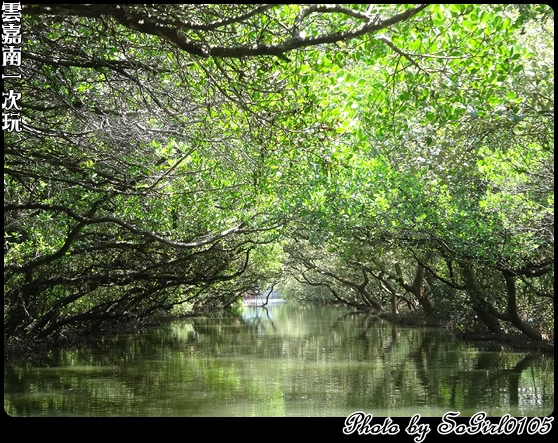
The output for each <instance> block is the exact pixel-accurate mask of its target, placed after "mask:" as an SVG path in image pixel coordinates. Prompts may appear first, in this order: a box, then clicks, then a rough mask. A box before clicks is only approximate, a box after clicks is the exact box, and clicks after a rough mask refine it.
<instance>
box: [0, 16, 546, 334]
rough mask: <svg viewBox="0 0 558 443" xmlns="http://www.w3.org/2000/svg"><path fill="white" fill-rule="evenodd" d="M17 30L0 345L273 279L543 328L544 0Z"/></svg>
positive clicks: (83, 22)
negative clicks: (18, 124)
mask: <svg viewBox="0 0 558 443" xmlns="http://www.w3.org/2000/svg"><path fill="white" fill-rule="evenodd" d="M23 22H24V23H25V32H24V33H23V44H22V46H23V52H22V60H23V61H22V66H21V67H18V68H17V70H18V71H19V72H20V73H21V74H22V79H21V80H9V81H6V83H5V89H13V90H16V91H21V92H22V95H23V98H22V101H21V106H22V108H23V109H22V111H21V113H22V118H23V128H24V130H23V131H22V132H19V133H18V132H5V134H4V152H5V157H4V162H5V169H4V214H5V215H4V232H5V234H4V257H5V259H4V292H5V296H4V339H5V342H9V341H12V340H16V339H18V338H26V337H27V338H28V337H32V338H39V339H41V338H50V337H58V336H61V335H64V334H65V333H66V331H77V332H81V333H89V332H91V331H94V330H96V329H98V328H102V327H104V326H105V325H106V324H108V323H111V322H114V321H121V320H129V319H144V318H147V317H148V316H150V315H152V314H159V313H161V312H169V311H170V312H188V311H191V310H198V309H220V308H223V307H227V306H231V305H234V304H235V303H238V301H239V300H240V299H241V297H242V296H243V295H246V294H253V293H254V292H259V291H261V290H262V289H264V288H265V287H267V286H268V285H270V284H273V283H275V282H279V281H282V282H283V287H284V288H287V287H290V290H289V291H288V292H290V293H292V294H302V296H304V297H314V296H315V297H318V298H320V299H325V300H331V299H334V300H337V301H342V302H345V303H349V304H354V305H359V306H368V307H371V308H374V309H375V310H377V311H384V310H388V311H389V310H391V311H393V312H396V311H397V310H398V309H400V308H402V307H405V309H410V310H418V311H420V312H423V313H424V314H426V315H428V316H438V317H442V318H446V319H448V320H450V321H453V322H455V324H457V325H460V326H461V327H467V328H469V327H476V326H482V327H483V328H487V329H488V330H491V331H493V332H496V331H501V330H507V331H511V330H519V331H521V332H522V333H524V334H526V335H528V336H529V337H531V338H535V339H541V338H543V337H545V335H546V336H548V335H550V334H552V331H553V296H554V292H553V279H554V179H553V169H554V164H553V152H554V145H553V136H554V120H553V117H554V96H553V89H554V64H553V12H552V10H551V9H550V8H548V7H545V6H543V5H518V6H515V5H418V6H409V5H345V6H339V5H261V6H258V5H24V8H23ZM14 69H15V68H14ZM299 286H300V287H299ZM286 292H287V291H286Z"/></svg>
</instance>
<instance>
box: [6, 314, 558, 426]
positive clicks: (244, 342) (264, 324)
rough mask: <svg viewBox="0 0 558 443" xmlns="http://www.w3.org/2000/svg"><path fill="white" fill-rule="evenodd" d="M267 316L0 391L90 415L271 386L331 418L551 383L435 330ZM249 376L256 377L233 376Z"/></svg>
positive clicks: (202, 321)
mask: <svg viewBox="0 0 558 443" xmlns="http://www.w3.org/2000/svg"><path fill="white" fill-rule="evenodd" d="M278 308H279V307H278ZM274 309H275V306H273V307H271V306H270V307H269V309H261V308H259V309H258V310H257V311H254V312H251V313H250V315H249V316H243V315H240V314H231V315H223V316H213V317H199V318H190V319H186V320H183V321H180V322H175V323H173V324H171V325H167V326H161V327H157V328H154V329H152V330H150V331H147V332H146V333H143V334H135V335H125V334H120V335H117V336H115V337H112V338H106V339H104V340H103V341H99V342H98V343H97V347H83V348H80V349H79V350H75V351H63V352H61V353H60V354H59V355H58V356H56V357H55V356H51V357H49V359H48V360H47V359H45V361H44V365H43V367H44V366H45V365H48V366H50V367H52V368H53V370H52V372H49V373H48V374H50V375H48V376H47V375H46V373H45V372H41V373H40V374H41V377H40V379H39V378H33V376H32V375H30V374H31V373H32V371H33V369H26V368H17V369H12V370H11V372H10V371H8V372H5V382H8V383H9V384H10V385H12V384H13V385H17V383H18V378H19V379H24V380H25V382H24V383H25V384H26V385H25V388H24V390H25V391H26V392H28V391H29V389H35V390H39V391H56V392H60V394H56V395H57V396H58V398H57V400H56V401H57V402H62V401H63V402H65V403H64V404H65V405H67V406H68V408H70V409H72V410H77V409H79V407H80V402H79V401H78V397H77V394H74V393H75V392H77V390H78V389H85V390H86V392H85V393H83V394H80V395H81V396H82V397H84V398H86V399H89V400H90V401H95V402H99V404H101V402H102V400H101V398H104V397H105V396H106V398H115V396H116V397H118V398H121V397H122V398H125V397H126V396H128V397H129V398H130V399H134V401H135V402H136V403H137V404H136V406H134V404H133V403H132V401H131V400H130V402H129V403H127V406H125V408H127V409H126V410H128V411H132V408H134V407H139V406H137V405H139V404H141V399H144V398H155V397H157V396H158V395H159V393H160V392H174V390H176V389H177V388H178V389H186V386H188V385H190V386H196V387H197V389H198V390H208V391H211V392H213V391H214V390H215V393H214V394H213V395H214V396H215V397H221V396H222V397H223V398H225V397H226V398H228V397H227V396H230V395H233V394H231V392H230V389H229V388H228V385H229V384H230V385H234V395H235V396H239V395H242V396H245V397H246V398H247V399H251V398H252V397H253V396H256V395H264V394H265V393H266V392H267V389H268V387H267V386H268V384H269V380H270V378H273V379H274V380H275V383H276V384H275V388H274V389H275V391H277V392H275V391H274V395H277V396H278V397H277V398H284V402H285V403H284V405H285V407H288V406H289V404H291V405H292V404H293V403H296V402H299V401H300V399H301V398H303V397H304V398H308V399H310V398H312V399H313V401H315V402H317V403H318V404H321V405H322V406H324V407H325V405H326V404H327V407H331V408H333V409H336V410H339V408H343V410H344V409H354V410H370V411H373V410H378V409H381V410H383V411H385V410H388V409H392V410H395V411H397V410H400V408H401V407H402V406H404V405H424V406H425V407H435V408H447V410H462V409H463V408H469V409H471V408H477V407H479V405H488V406H490V407H491V408H492V409H493V410H494V408H499V409H503V410H504V412H503V413H505V412H506V411H505V408H507V407H509V406H514V405H515V406H516V407H517V406H521V404H522V403H523V404H525V402H526V397H525V395H527V394H529V395H534V396H536V397H537V398H538V399H542V400H544V401H545V402H546V403H545V404H548V402H549V401H551V400H552V399H553V383H552V381H549V380H547V379H548V376H546V375H544V374H543V373H544V367H545V366H544V365H548V372H549V373H551V372H552V371H553V366H552V367H551V365H553V360H552V361H551V360H550V359H548V360H545V358H546V357H541V355H539V354H527V355H524V354H518V353H507V352H480V351H478V350H477V348H473V347H470V348H468V347H467V345H465V344H463V343H460V342H455V341H454V340H453V338H452V337H451V336H449V335H448V334H445V333H444V332H443V331H440V330H437V329H432V328H412V327H407V326H403V325H398V324H394V323H390V322H387V321H385V320H381V319H378V318H375V317H372V316H368V315H363V314H360V313H354V312H350V311H347V310H346V309H345V310H342V309H339V310H332V309H326V308H324V309H322V308H310V307H301V308H287V309H285V308H283V307H281V308H279V309H277V311H275V310H274ZM262 331H263V335H262ZM72 360H73V361H76V362H77V361H79V362H80V363H79V364H80V365H87V364H91V365H101V366H102V368H100V367H99V368H97V369H98V370H99V371H100V372H99V374H100V375H102V376H103V377H104V376H107V377H108V378H106V379H103V378H102V377H100V378H98V379H95V378H94V377H91V376H88V377H82V376H78V373H77V372H75V371H73V370H72V368H71V367H70V366H71V364H72ZM263 361H266V362H267V363H266V365H265V366H261V363H260V362H263ZM251 368H257V369H258V371H257V372H249V374H250V375H249V376H248V377H247V376H245V375H243V374H244V373H243V372H242V371H244V370H248V371H249V370H252V369H251ZM262 368H265V369H262ZM101 371H105V372H101ZM107 371H108V372H107ZM529 371H531V378H529V377H528V376H529ZM37 373H39V372H37ZM552 373H553V372H552ZM6 374H7V377H6ZM107 380H109V383H107ZM551 385H552V386H551ZM64 386H65V388H64ZM316 386H321V390H323V392H317V390H316ZM183 387H184V388H183ZM227 389H229V391H226V390H227ZM525 390H527V391H528V392H527V394H525ZM225 391H226V392H225ZM279 391H280V392H279ZM14 392H16V391H14ZM280 394H281V395H283V396H284V397H281V395H280ZM264 396H265V395H264ZM545 396H546V397H545ZM549 399H550V400H549ZM542 400H541V401H542ZM33 401H35V400H33ZM107 401H108V400H107ZM207 401H209V400H207ZM291 402H292V403H291ZM320 402H321V403H320ZM70 403H71V404H70ZM74 403H75V404H74ZM57 404H59V405H61V404H62V403H57ZM196 404H197V405H198V406H197V407H200V408H201V407H202V405H200V404H198V403H196ZM313 404H314V403H313ZM541 404H542V403H541ZM52 405H54V403H53V404H52ZM52 407H54V406H52ZM316 407H317V406H316ZM26 408H27V407H26ZM31 409H32V408H31V407H29V408H28V409H26V410H27V411H30V410H31ZM123 411H124V410H123ZM308 412H309V413H312V411H310V410H309V411H308ZM416 412H420V413H421V414H423V412H421V411H418V410H417V411H416ZM316 413H319V411H317V410H316ZM423 415H424V414H423Z"/></svg>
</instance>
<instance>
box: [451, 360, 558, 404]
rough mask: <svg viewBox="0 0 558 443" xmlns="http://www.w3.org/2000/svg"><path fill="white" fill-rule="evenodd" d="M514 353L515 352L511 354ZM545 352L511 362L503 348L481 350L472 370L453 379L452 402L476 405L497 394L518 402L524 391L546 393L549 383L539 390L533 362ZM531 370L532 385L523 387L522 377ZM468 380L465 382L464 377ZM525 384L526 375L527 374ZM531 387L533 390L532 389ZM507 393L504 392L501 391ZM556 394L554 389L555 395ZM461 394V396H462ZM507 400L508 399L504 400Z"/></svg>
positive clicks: (538, 395) (538, 394)
mask: <svg viewBox="0 0 558 443" xmlns="http://www.w3.org/2000/svg"><path fill="white" fill-rule="evenodd" d="M512 355H513V354H512ZM542 359H543V354H540V353H532V354H527V355H525V356H524V357H523V358H521V360H519V361H518V362H517V363H515V364H513V366H512V367H509V368H508V367H507V366H511V363H510V362H509V360H510V358H509V356H507V355H506V354H504V353H500V352H481V353H479V355H478V357H477V360H476V362H475V364H474V367H473V369H472V370H468V371H463V372H461V373H459V374H457V376H456V377H454V378H453V380H452V404H453V405H455V404H462V403H463V402H464V403H465V405H466V406H468V407H474V405H477V404H478V403H479V400H482V399H487V400H489V399H491V398H495V397H502V396H504V395H505V398H502V400H504V401H507V402H509V403H508V404H509V405H510V406H519V402H520V397H521V395H522V391H523V392H525V393H526V394H525V395H533V396H535V397H536V398H539V397H540V396H541V395H546V386H545V385H544V384H543V386H542V387H541V388H542V391H541V392H538V387H537V382H536V379H535V375H534V373H533V367H534V364H535V363H537V362H539V363H540V362H541V360H542ZM529 369H530V370H531V386H530V387H527V386H524V387H523V388H522V387H521V378H522V375H523V374H524V373H526V372H527V371H528V370H529ZM464 379H465V380H467V381H468V383H463V380H464ZM524 382H525V383H524V384H527V379H526V378H524ZM531 391H532V392H531ZM502 393H504V394H502ZM553 395H554V393H553V389H552V396H553ZM459 397H461V398H459ZM503 403H504V404H505V402H503Z"/></svg>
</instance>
